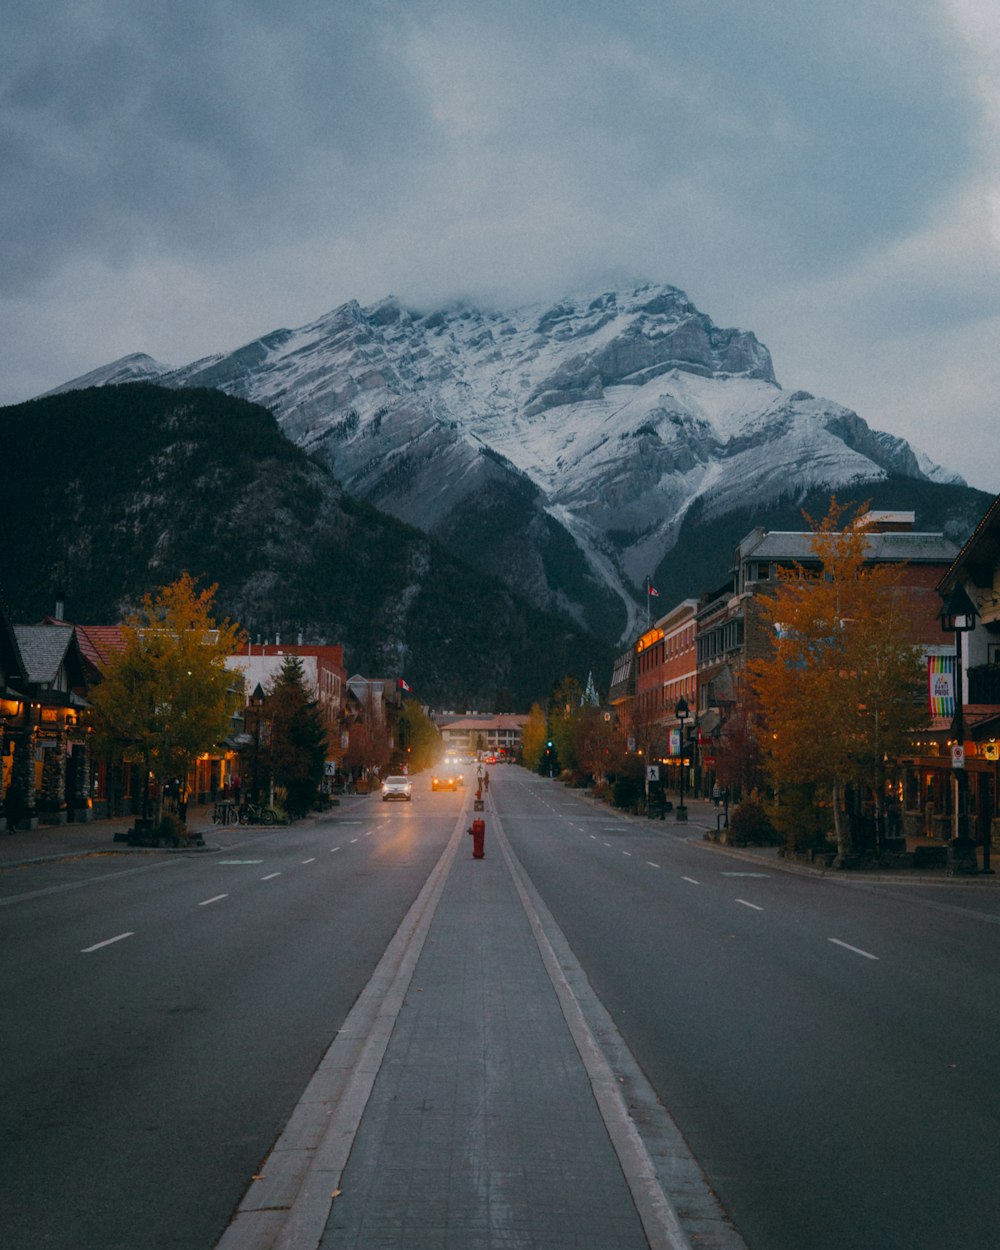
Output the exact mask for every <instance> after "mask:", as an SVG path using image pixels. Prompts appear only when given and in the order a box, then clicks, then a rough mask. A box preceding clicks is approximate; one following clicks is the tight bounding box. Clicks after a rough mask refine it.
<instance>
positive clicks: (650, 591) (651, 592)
mask: <svg viewBox="0 0 1000 1250" xmlns="http://www.w3.org/2000/svg"><path fill="white" fill-rule="evenodd" d="M646 594H647V595H652V596H653V597H654V598H655V599H659V597H660V592H659V591H658V590H657V589H656V587H655V586H654V585H653V584H652V583H649V584H647V586H646Z"/></svg>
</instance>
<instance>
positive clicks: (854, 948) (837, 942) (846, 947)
mask: <svg viewBox="0 0 1000 1250" xmlns="http://www.w3.org/2000/svg"><path fill="white" fill-rule="evenodd" d="M827 941H828V942H832V943H833V944H834V946H842V947H843V948H844V950H845V951H853V952H854V954H855V955H864V957H865V959H874V960H875V962H876V963H878V955H872V954H871V953H870V952H869V951H863V950H862V949H861V948H860V947H859V946H849V945H848V943H847V942H841V941H840V939H839V938H827Z"/></svg>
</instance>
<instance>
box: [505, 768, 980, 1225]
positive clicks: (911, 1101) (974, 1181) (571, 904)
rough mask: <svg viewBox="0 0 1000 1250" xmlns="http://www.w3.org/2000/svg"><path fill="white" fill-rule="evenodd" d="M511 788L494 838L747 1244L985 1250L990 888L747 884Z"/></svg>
mask: <svg viewBox="0 0 1000 1250" xmlns="http://www.w3.org/2000/svg"><path fill="white" fill-rule="evenodd" d="M512 780H513V781H514V783H515V784H508V785H500V786H497V787H496V790H495V797H496V801H497V808H498V811H499V813H500V816H501V818H502V820H503V825H504V829H505V831H506V833H507V836H508V837H509V839H510V841H511V843H512V844H513V846H514V848H515V850H516V852H517V855H518V857H519V858H520V860H521V862H522V864H523V865H524V867H525V869H526V870H527V872H528V874H529V876H530V877H531V879H532V881H533V883H534V885H535V887H536V888H537V889H538V891H539V893H540V894H541V895H542V897H543V898H544V899H545V901H546V903H547V904H548V906H549V908H550V909H551V910H552V912H553V914H554V916H555V919H556V920H557V922H558V924H559V926H560V927H561V929H562V931H563V933H564V934H565V935H566V937H567V939H568V941H569V943H570V945H571V947H572V948H573V951H574V954H575V955H576V956H577V958H578V959H579V960H580V962H581V963H582V964H583V966H584V969H585V970H586V973H587V975H588V977H589V979H590V981H591V984H592V985H593V986H594V988H595V990H596V992H597V994H598V996H599V997H600V998H601V999H602V1000H603V1002H604V1005H605V1006H606V1007H607V1008H608V1010H609V1011H610V1012H611V1015H612V1016H613V1017H614V1019H615V1022H616V1024H617V1025H618V1028H619V1029H620V1030H621V1032H622V1034H623V1035H624V1036H625V1039H626V1041H627V1042H628V1043H629V1045H630V1047H631V1050H632V1052H633V1054H634V1055H635V1057H636V1059H637V1060H638V1062H639V1064H640V1066H641V1067H642V1068H643V1069H644V1071H645V1073H646V1075H647V1076H648V1077H649V1078H650V1080H651V1082H652V1084H653V1086H654V1088H655V1090H656V1092H657V1094H658V1095H659V1097H660V1099H661V1100H662V1102H663V1103H664V1104H665V1105H666V1107H667V1108H668V1110H669V1111H670V1113H671V1115H672V1116H673V1117H674V1119H675V1121H676V1122H677V1124H678V1126H679V1127H680V1129H681V1131H682V1132H683V1133H684V1135H685V1137H686V1138H687V1140H688V1143H689V1144H690V1146H691V1147H692V1149H693V1151H694V1154H695V1155H696V1157H697V1158H698V1160H699V1162H700V1163H701V1165H702V1167H703V1168H704V1169H705V1171H706V1172H707V1174H708V1178H709V1181H710V1182H711V1184H712V1186H713V1188H714V1189H715V1190H716V1192H717V1193H718V1194H719V1196H720V1198H721V1200H722V1203H723V1205H724V1207H726V1208H727V1209H728V1211H729V1213H730V1215H731V1216H732V1217H733V1219H734V1221H735V1224H736V1226H737V1228H738V1229H739V1230H740V1232H741V1233H742V1235H743V1237H744V1238H745V1239H746V1241H747V1243H748V1245H749V1246H751V1247H754V1248H759V1250H803V1247H809V1248H810V1250H826V1248H827V1247H829V1248H830V1250H833V1247H841V1248H842V1247H844V1246H851V1247H858V1248H859V1250H888V1248H890V1247H893V1248H894V1247H899V1250H923V1248H924V1247H926V1248H928V1250H930V1248H931V1247H937V1248H940V1247H942V1246H951V1245H962V1246H963V1247H977V1248H979V1250H987V1247H991V1246H993V1245H995V1244H996V1212H997V1198H996V1189H995V1183H996V1181H995V1178H996V1177H997V1175H1000V1135H998V1134H997V1131H996V1125H997V1123H998V1120H1000V1098H998V1093H997V1083H996V1063H997V1042H996V1038H997V1036H998V1032H1000V993H998V985H1000V928H998V925H1000V892H998V891H995V890H988V889H982V888H980V889H977V888H976V887H975V886H974V885H970V886H957V885H951V886H948V887H939V888H938V889H937V890H936V892H935V891H934V890H933V889H932V888H930V887H926V886H913V887H911V886H908V885H906V886H899V887H889V886H881V887H876V886H868V887H865V886H861V885H856V884H853V883H850V882H845V883H841V882H840V881H832V880H830V879H819V878H814V877H810V876H806V875H795V874H792V873H786V872H771V873H769V874H768V875H762V874H761V872H760V869H759V865H756V864H751V863H748V862H745V861H743V860H741V859H737V858H735V857H730V856H727V855H726V854H725V853H724V852H720V851H718V850H716V849H714V848H709V847H707V846H705V845H704V844H697V843H695V844H692V843H691V842H689V841H688V839H690V838H697V836H698V832H699V831H697V830H695V829H694V828H685V827H684V826H683V825H677V824H676V823H675V822H672V821H671V820H670V819H669V817H668V819H667V820H666V821H664V822H659V821H648V822H644V821H630V820H626V819H622V818H616V816H615V814H614V813H613V812H610V811H602V810H601V809H599V808H595V807H594V806H593V805H591V804H589V803H588V802H587V801H586V800H581V799H580V798H579V796H578V795H576V794H574V793H573V792H571V791H567V790H566V789H565V788H563V787H561V786H553V785H551V784H549V783H548V782H546V781H543V780H541V779H536V778H534V777H531V776H530V775H528V774H526V773H524V772H522V771H518V772H516V773H514V776H513V779H512ZM708 810H709V811H711V809H708ZM711 823H712V825H713V826H714V819H713V820H712V821H711Z"/></svg>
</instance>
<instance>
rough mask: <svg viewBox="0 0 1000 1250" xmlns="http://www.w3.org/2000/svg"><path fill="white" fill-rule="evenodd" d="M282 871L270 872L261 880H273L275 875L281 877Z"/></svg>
mask: <svg viewBox="0 0 1000 1250" xmlns="http://www.w3.org/2000/svg"><path fill="white" fill-rule="evenodd" d="M280 876H281V873H280V872H269V873H268V874H267V876H266V877H261V881H273V880H274V878H275V877H280Z"/></svg>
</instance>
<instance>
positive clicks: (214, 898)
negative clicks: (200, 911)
mask: <svg viewBox="0 0 1000 1250" xmlns="http://www.w3.org/2000/svg"><path fill="white" fill-rule="evenodd" d="M228 897H229V895H228V894H215V895H213V896H212V898H206V899H202V901H201V902H200V903H199V904H198V906H199V907H207V906H208V905H209V903H218V902H219V901H220V900H221V899H224V898H228Z"/></svg>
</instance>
